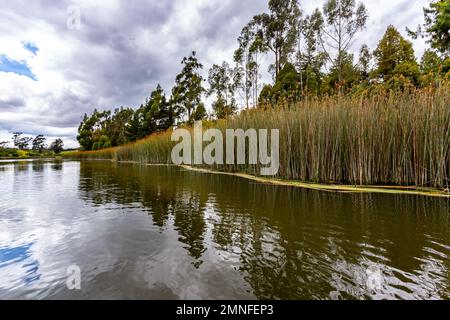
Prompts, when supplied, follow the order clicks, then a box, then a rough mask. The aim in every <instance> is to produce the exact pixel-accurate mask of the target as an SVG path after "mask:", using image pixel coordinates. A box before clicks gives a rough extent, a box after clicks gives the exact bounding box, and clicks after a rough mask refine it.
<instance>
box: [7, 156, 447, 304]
mask: <svg viewBox="0 0 450 320" xmlns="http://www.w3.org/2000/svg"><path fill="white" fill-rule="evenodd" d="M449 259H450V201H449V200H448V199H438V198H427V197H419V196H405V195H403V196H400V195H382V194H343V193H330V192H318V191H312V190H303V189H295V188H289V187H280V186H267V185H261V184H257V183H255V182H251V181H248V180H244V179H241V178H236V177H229V176H217V175H208V174H202V173H195V172H189V171H184V170H183V169H180V168H174V167H149V166H138V165H131V164H113V163H106V162H105V163H103V162H81V163H80V162H60V163H51V162H46V163H42V162H18V163H10V162H3V163H1V164H0V299H12V298H19V299H59V298H69V299H84V298H89V299H93V298H97V299H116V298H125V299H132V298H133V299H197V298H202V299H203V298H206V299H222V298H223V299H243V298H245V299H266V298H275V299H354V298H362V299H384V298H390V299H449V298H450V260H449ZM73 265H76V266H79V268H80V270H81V287H82V288H81V290H79V291H70V290H68V289H67V286H66V280H67V269H68V267H70V266H73Z"/></svg>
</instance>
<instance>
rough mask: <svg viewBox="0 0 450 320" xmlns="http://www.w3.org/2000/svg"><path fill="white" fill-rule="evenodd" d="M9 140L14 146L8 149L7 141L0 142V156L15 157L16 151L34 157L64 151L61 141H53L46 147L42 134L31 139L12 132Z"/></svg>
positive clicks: (20, 133)
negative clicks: (34, 155) (33, 155)
mask: <svg viewBox="0 0 450 320" xmlns="http://www.w3.org/2000/svg"><path fill="white" fill-rule="evenodd" d="M11 140H12V143H13V146H14V148H13V149H11V148H8V145H9V142H8V141H1V142H0V156H13V157H14V156H17V155H18V153H17V150H21V151H29V152H32V153H33V154H36V155H42V154H44V153H49V152H53V153H56V154H59V153H61V152H62V151H63V150H64V142H63V140H62V139H59V138H58V139H55V140H54V141H53V142H51V143H50V145H47V144H46V141H47V139H46V138H45V137H44V135H42V134H39V135H37V136H36V137H35V138H31V137H24V136H23V133H22V132H14V133H13V136H12V139H11Z"/></svg>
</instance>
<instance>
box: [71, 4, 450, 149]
mask: <svg viewBox="0 0 450 320" xmlns="http://www.w3.org/2000/svg"><path fill="white" fill-rule="evenodd" d="M449 14H450V2H449V1H448V0H434V1H431V2H430V6H429V7H428V8H424V15H425V23H424V25H422V26H419V27H418V28H417V30H416V31H411V30H409V29H408V30H407V31H408V34H409V35H411V36H412V37H413V38H417V37H424V38H427V42H428V43H429V44H430V48H429V49H427V50H426V51H425V53H424V54H423V57H422V59H421V60H420V61H419V62H418V61H416V58H415V55H414V49H413V45H412V42H410V41H408V40H407V39H405V38H404V37H403V36H402V35H401V34H400V32H399V31H398V30H397V29H396V28H395V27H394V26H392V25H391V26H389V27H388V28H387V30H386V32H385V34H384V35H383V37H382V38H381V39H380V41H379V42H378V45H377V47H376V48H375V49H374V50H372V49H370V48H369V47H368V46H367V45H362V47H361V48H360V50H359V55H358V57H356V58H355V56H354V54H352V53H351V52H350V51H349V50H350V47H351V45H352V43H353V40H354V39H355V37H356V36H357V35H358V34H359V33H361V32H362V31H363V30H364V29H365V27H366V23H367V20H368V17H369V13H368V12H367V9H366V8H365V6H364V4H362V3H356V1H355V0H328V1H326V3H325V4H324V6H323V8H322V10H320V9H316V10H314V11H313V12H312V13H311V14H304V13H302V11H301V10H300V7H299V5H298V1H297V0H270V1H269V2H268V12H265V13H262V14H259V15H256V16H254V17H253V18H252V19H251V21H249V22H248V24H247V25H245V26H244V28H243V29H242V31H241V33H240V35H239V37H238V39H237V43H238V48H237V49H236V51H235V53H234V57H233V60H234V61H233V64H230V63H228V62H226V61H224V62H222V63H220V64H214V65H213V66H212V67H211V68H210V70H209V72H208V77H207V79H203V77H202V69H203V65H202V64H201V63H200V62H199V61H198V59H197V57H196V53H195V52H192V54H191V55H190V56H189V57H185V58H183V60H182V62H181V64H182V69H181V71H180V73H179V74H178V75H177V76H176V78H175V85H174V87H173V88H172V91H171V94H170V96H168V97H167V96H166V94H165V92H164V90H163V89H162V87H161V86H160V85H158V86H157V87H156V89H155V90H154V91H153V92H151V94H150V96H149V98H147V99H146V101H145V103H143V104H141V106H140V107H139V108H137V109H136V110H135V109H132V108H123V107H121V108H118V109H115V110H114V112H111V111H98V110H94V112H93V114H91V115H87V114H85V115H84V118H83V121H82V122H81V124H80V126H79V128H78V137H77V139H78V141H79V143H80V146H81V148H82V149H83V150H98V149H104V148H109V147H113V146H118V145H122V144H125V143H128V142H131V141H136V140H138V139H140V138H143V137H145V136H147V135H150V134H152V133H155V132H162V131H165V130H167V129H168V128H170V127H172V126H176V125H181V124H191V123H193V122H194V121H195V120H201V119H205V118H208V117H210V118H216V119H223V118H227V117H229V116H232V115H233V114H235V113H236V111H237V110H238V107H243V108H250V107H267V106H270V107H276V106H277V105H278V104H280V102H287V103H291V102H295V101H299V100H302V99H305V97H307V96H318V97H321V96H328V95H334V94H338V95H348V94H365V93H370V92H371V90H373V89H374V88H379V87H382V88H384V89H387V90H406V89H408V88H412V87H421V86H428V85H434V84H435V83H437V82H438V80H439V79H443V78H444V77H445V76H447V75H448V72H449V70H450V39H449V37H450V36H449V35H450V31H449V30H450V18H449ZM263 57H269V59H271V60H272V63H271V64H270V66H269V70H268V71H269V72H270V73H271V75H272V79H273V83H271V84H264V85H262V84H261V78H262V76H261V61H262V58H263ZM204 82H207V84H208V85H207V87H205V86H204ZM205 97H209V98H211V99H212V100H213V101H212V112H213V113H212V114H209V115H208V113H207V111H206V108H205V104H204V102H203V98H205Z"/></svg>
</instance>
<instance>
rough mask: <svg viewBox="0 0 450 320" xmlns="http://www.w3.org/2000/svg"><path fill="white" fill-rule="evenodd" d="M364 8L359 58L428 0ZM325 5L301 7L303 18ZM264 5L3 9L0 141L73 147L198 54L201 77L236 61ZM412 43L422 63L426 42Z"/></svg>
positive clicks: (144, 2)
mask: <svg viewBox="0 0 450 320" xmlns="http://www.w3.org/2000/svg"><path fill="white" fill-rule="evenodd" d="M363 2H364V3H365V5H366V7H367V9H368V11H369V15H370V19H369V22H368V25H367V29H366V31H365V32H363V33H360V34H358V36H357V39H355V41H354V45H353V48H354V50H355V51H357V48H359V47H360V45H361V44H362V43H367V44H368V45H369V46H370V47H371V48H372V49H373V48H374V47H375V46H376V44H377V42H378V40H379V39H380V37H381V36H382V34H383V33H384V31H385V29H386V27H387V26H388V25H389V24H393V25H395V26H396V27H397V28H398V29H399V30H400V31H401V32H402V33H403V34H404V33H405V27H406V26H410V27H414V26H416V25H417V24H419V23H421V22H422V21H423V14H422V7H423V6H426V5H427V2H428V1H427V0H363ZM322 3H323V1H320V0H319V1H317V0H300V5H301V7H302V9H303V11H304V12H305V13H310V12H311V11H312V10H313V9H314V8H316V7H318V6H321V5H322ZM266 7H267V3H266V0H264V1H263V0H245V1H242V0H164V1H162V0H141V1H139V0H136V1H125V0H124V1H120V0H108V1H107V0H102V1H99V0H98V1H94V0H72V1H58V2H55V1H53V0H16V1H2V4H1V5H0V141H6V140H10V139H11V133H12V132H14V131H20V132H24V133H25V134H27V135H30V136H31V135H37V134H44V135H46V136H47V137H49V139H52V138H55V137H61V138H63V140H64V142H65V145H66V147H76V146H77V143H76V138H75V137H76V131H77V127H78V124H79V123H80V121H81V118H82V115H83V114H84V113H90V112H91V111H92V110H93V109H94V108H99V109H113V108H115V107H119V106H130V107H136V106H138V105H139V104H140V103H142V102H143V101H144V100H145V97H146V96H148V95H149V93H150V91H151V90H152V89H153V88H154V87H155V86H156V85H157V84H158V83H161V85H162V86H163V87H164V88H165V89H166V90H167V91H168V92H169V91H170V88H171V86H172V85H173V79H174V77H175V75H176V74H177V73H178V72H179V70H180V68H181V65H180V61H181V59H182V58H183V56H186V55H188V54H189V53H190V52H191V51H192V50H196V51H197V53H198V57H199V59H200V60H201V62H202V63H203V64H204V65H205V74H206V72H207V69H208V68H209V67H210V66H211V65H212V64H213V63H220V62H221V61H223V60H228V61H231V59H232V54H233V51H234V50H235V48H236V38H237V36H238V34H239V32H240V30H241V29H242V27H243V26H244V25H245V24H246V23H247V22H248V21H249V20H250V19H251V18H252V17H253V16H254V15H255V14H258V13H261V12H263V11H265V10H266ZM78 13H80V15H78ZM78 16H80V19H79V20H78V19H77V17H78ZM78 27H79V28H78ZM414 45H415V49H416V55H417V56H419V57H420V56H421V54H422V52H423V50H424V44H423V41H416V42H414ZM263 71H265V70H263ZM264 78H265V79H268V77H267V75H265V76H264Z"/></svg>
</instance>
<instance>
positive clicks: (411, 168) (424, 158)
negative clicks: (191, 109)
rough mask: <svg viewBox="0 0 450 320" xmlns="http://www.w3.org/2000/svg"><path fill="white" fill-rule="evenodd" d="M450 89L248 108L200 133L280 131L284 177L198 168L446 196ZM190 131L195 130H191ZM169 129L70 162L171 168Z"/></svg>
mask: <svg viewBox="0 0 450 320" xmlns="http://www.w3.org/2000/svg"><path fill="white" fill-rule="evenodd" d="M449 88H450V86H449V84H448V83H445V84H443V85H442V86H440V87H437V88H424V89H413V90H411V91H407V92H406V91H404V92H392V91H391V92H388V93H385V94H383V95H382V94H377V95H375V96H366V97H354V96H351V97H327V98H322V99H317V98H312V99H310V100H304V101H300V102H296V103H293V104H285V105H283V106H277V107H276V108H271V107H266V108H258V109H246V110H243V111H241V112H240V113H239V114H237V115H235V116H232V117H229V118H227V119H226V120H216V121H211V120H210V121H204V124H203V127H204V128H205V129H206V128H212V127H214V128H217V129H219V130H221V131H222V132H224V130H225V129H237V128H241V129H244V130H247V129H249V128H255V129H279V130H280V170H279V173H278V174H277V175H276V176H274V177H271V178H268V179H267V178H262V177H259V176H258V174H257V172H259V169H260V168H259V166H258V165H212V166H206V165H201V166H196V167H195V169H196V170H208V171H210V172H214V173H216V172H217V173H218V172H220V173H225V174H234V175H236V176H241V177H246V178H251V179H253V180H256V181H259V182H269V183H272V184H280V185H291V186H300V187H305V188H310V189H314V188H315V189H320V190H326V191H338V190H339V191H344V192H345V191H353V192H383V193H394V192H395V193H410V194H411V193H413V194H421V195H439V196H448V191H449V186H450V180H449V178H450V107H449V106H450V90H449ZM187 128H188V129H189V130H192V128H190V127H189V126H188V127H187ZM171 132H172V131H171V130H170V129H169V130H168V131H166V132H163V133H156V134H153V135H151V136H149V137H147V138H144V139H141V140H138V141H136V142H133V143H130V144H126V145H123V146H119V147H114V148H109V149H103V150H97V151H86V152H76V153H66V154H65V155H64V157H66V158H77V159H87V160H90V159H101V160H113V161H119V162H135V163H140V164H170V163H171V150H172V148H173V146H174V145H175V144H176V143H177V142H172V141H171Z"/></svg>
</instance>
